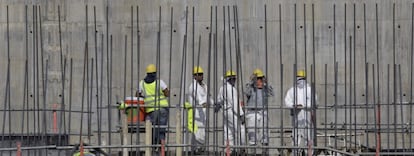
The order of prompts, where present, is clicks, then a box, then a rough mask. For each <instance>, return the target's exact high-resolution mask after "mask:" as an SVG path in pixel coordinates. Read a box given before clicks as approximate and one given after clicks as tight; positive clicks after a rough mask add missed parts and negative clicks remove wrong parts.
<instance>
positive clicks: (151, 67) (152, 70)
mask: <svg viewBox="0 0 414 156" xmlns="http://www.w3.org/2000/svg"><path fill="white" fill-rule="evenodd" d="M155 72H157V68H156V67H155V65H154V64H149V65H148V66H147V73H155Z"/></svg>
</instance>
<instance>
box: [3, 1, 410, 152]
mask: <svg viewBox="0 0 414 156" xmlns="http://www.w3.org/2000/svg"><path fill="white" fill-rule="evenodd" d="M318 4H319V5H315V4H312V3H304V4H296V3H292V4H277V5H273V3H272V5H269V4H264V5H263V6H257V8H255V9H257V10H258V11H260V12H262V13H260V14H259V15H263V16H254V17H243V15H246V14H242V13H240V12H243V11H245V12H247V10H240V8H241V7H239V6H237V5H225V6H211V7H209V9H200V10H202V11H205V12H201V11H197V9H199V8H196V7H194V6H185V7H184V8H183V7H178V8H179V9H176V8H174V7H172V6H159V8H157V9H152V10H153V11H152V12H151V13H148V11H146V12H145V13H146V14H145V15H148V14H152V16H154V17H155V16H156V17H157V18H156V19H149V18H151V17H147V16H145V15H141V13H142V12H143V11H142V10H143V8H144V7H145V6H135V5H134V6H130V7H129V10H124V11H123V14H122V16H125V15H129V17H128V18H125V19H128V20H129V22H125V23H122V24H121V25H122V26H119V25H117V24H116V22H117V21H116V20H117V18H121V17H120V16H121V15H118V16H117V14H115V13H113V12H115V11H114V10H111V9H114V8H111V7H110V6H105V7H102V8H99V7H96V6H90V5H86V6H85V8H84V10H77V11H78V12H81V11H84V12H85V16H84V19H83V20H81V21H82V22H84V23H83V25H82V27H84V29H82V30H79V31H77V32H73V33H74V34H75V35H74V34H72V32H70V29H69V28H70V27H71V26H72V25H76V24H73V23H71V21H70V19H67V16H68V15H62V13H61V7H60V6H58V7H57V15H56V16H57V19H54V20H51V19H47V20H45V19H43V18H44V17H45V15H43V13H45V12H46V11H45V9H43V8H42V6H39V5H33V6H29V5H25V6H24V16H23V18H22V17H20V18H19V20H22V19H23V21H18V20H16V19H14V20H13V22H10V20H9V16H10V12H11V11H10V7H9V6H6V7H3V8H1V9H0V12H3V13H5V14H6V16H5V18H6V19H5V21H4V19H0V20H1V21H2V22H1V24H0V25H1V26H4V27H5V28H4V29H5V30H3V29H2V32H1V33H4V36H5V37H4V38H3V42H4V44H5V46H6V47H5V48H4V49H6V50H5V51H6V54H7V55H5V56H7V57H3V56H2V57H3V58H1V59H0V60H1V61H2V62H3V65H5V66H2V67H3V69H0V72H1V73H2V74H1V76H2V77H3V78H2V79H0V81H2V83H3V84H4V85H3V87H2V91H1V93H3V95H2V96H0V99H1V100H2V101H3V102H2V104H1V105H0V107H2V108H1V110H0V115H1V116H2V120H1V121H0V123H1V127H2V130H1V134H2V137H1V143H0V145H1V146H0V155H12V154H13V155H14V154H17V155H70V154H74V153H76V152H79V151H82V152H83V151H85V152H86V151H91V152H95V153H97V155H111V154H123V155H128V154H129V155H156V154H160V155H229V154H230V151H237V152H239V153H238V154H246V155H255V154H262V155H302V154H304V153H307V154H310V155H312V154H313V155H334V154H339V155H374V154H375V155H380V154H382V155H414V145H413V141H412V140H414V137H413V136H412V135H413V133H414V132H413V128H414V126H413V123H412V122H413V121H412V119H413V115H412V114H413V98H412V97H413V95H414V94H413V91H412V88H413V78H412V76H413V47H414V46H413V45H414V43H413V42H414V41H413V37H414V3H412V2H409V4H410V6H404V4H405V3H402V2H401V3H397V6H396V3H390V4H391V6H386V5H387V4H388V3H387V4H383V5H385V6H380V5H379V4H377V3H369V4H367V5H366V4H365V3H341V4H339V3H338V4H335V3H333V5H331V6H329V7H328V8H326V7H325V8H323V9H321V8H320V7H322V6H323V5H321V3H318ZM329 4H330V3H329ZM13 7H16V6H13ZM20 7H21V6H20ZM269 8H270V9H269ZM387 8H392V9H391V10H389V9H387ZM144 9H145V8H144ZM318 9H321V10H322V11H320V10H319V11H318ZM398 9H401V10H405V12H403V11H399V10H398ZM177 10H178V11H177ZM206 10H208V11H206ZM407 10H410V11H409V12H407ZM118 11H119V10H118ZM97 12H98V13H97ZM177 12H179V13H177ZM182 12H184V13H183V15H181V13H182ZM396 12H397V13H398V17H400V18H398V19H396ZM91 13H92V14H91ZM285 13H286V14H285ZM367 13H368V16H367ZM178 14H180V15H178ZM199 14H205V16H203V17H208V20H207V19H205V18H204V19H201V17H200V16H201V15H199ZM165 15H167V16H165ZM14 17H15V16H14ZM62 17H65V18H64V20H63V21H62ZM177 17H180V18H181V19H176V18H177ZM389 17H392V18H391V19H390V18H389ZM122 18H123V17H122ZM197 18H200V19H197ZM326 18H329V20H328V19H326ZM326 20H328V21H326ZM396 20H397V21H396ZM154 21H156V22H154ZM62 22H64V23H62ZM22 23H23V24H22ZM11 24H12V25H11ZM17 24H20V26H16V25H17ZM77 24H79V23H77ZM315 24H316V26H315ZM387 24H388V25H387ZM51 25H52V26H51ZM11 26H13V28H12V31H11V30H10V27H11ZM53 26H54V27H56V28H57V30H55V29H51V28H50V27H53ZM387 26H391V27H390V28H388V27H387ZM62 27H63V29H62ZM119 27H122V28H121V29H122V31H123V33H122V34H116V33H114V32H112V30H113V29H117V28H119ZM149 27H150V28H149ZM367 27H368V28H367ZM2 28H3V27H2ZM252 28H254V29H255V30H252ZM409 28H410V29H409ZM402 29H403V30H402ZM249 30H250V31H251V32H249ZM406 30H409V32H407V31H406ZM56 31H57V32H56ZM76 33H77V34H76ZM390 33H392V35H390ZM79 34H81V35H79ZM53 35H55V36H57V39H58V41H55V42H56V43H57V45H54V46H51V45H50V44H52V43H51V42H52V41H51V40H53V38H52V37H51V36H53ZM390 36H392V37H390ZM249 37H252V38H253V37H254V38H255V39H248V38H249ZM51 38H52V39H51ZM152 39H156V41H148V40H152ZM405 39H406V40H405ZM253 40H259V41H257V42H252V43H250V42H249V41H253ZM403 40H404V41H403ZM16 41H20V42H16ZM148 42H154V43H152V44H148ZM339 42H341V43H339ZM384 42H385V43H386V44H387V45H388V47H392V48H391V49H386V50H382V49H381V48H383V46H382V45H381V44H383V43H384ZM143 43H146V44H143ZM257 43H259V45H254V44H257ZM154 45H155V47H154ZM1 46H3V44H2V45H1ZM70 46H73V47H80V49H84V50H83V51H81V52H72V51H70V50H69V49H70V48H68V47H70ZM250 46H254V47H257V49H255V50H252V48H251V47H250ZM17 47H22V48H21V49H23V50H24V51H23V52H22V56H17V55H13V53H12V49H18V48H17ZM53 48H55V49H54V50H53ZM56 48H57V49H56ZM324 49H325V50H324ZM326 49H327V50H326ZM154 50H155V51H154ZM387 50H391V51H387ZM327 51H328V52H327ZM23 53H24V54H23ZM2 55H3V54H2ZM253 59H257V60H256V61H254V62H252V60H253ZM388 60H391V61H388ZM4 62H6V63H4ZM150 63H153V64H155V66H156V67H157V69H158V71H157V78H160V79H163V80H166V81H165V82H166V83H167V85H169V86H168V88H169V89H170V90H171V93H170V96H169V97H168V107H167V108H168V117H169V119H168V124H167V125H165V126H164V125H151V123H150V122H149V121H148V120H146V121H144V120H143V118H141V119H139V120H132V118H134V116H135V117H137V118H138V117H140V116H142V114H140V113H144V112H145V111H142V109H145V108H146V107H150V106H148V105H145V104H143V105H140V104H138V103H135V104H137V105H132V104H131V105H129V106H127V108H126V109H119V106H120V105H121V104H124V102H125V101H126V99H127V98H131V97H135V96H136V91H137V88H138V86H139V85H140V84H139V81H140V80H141V79H143V78H144V77H145V75H146V72H145V71H143V69H145V66H146V65H147V64H150ZM194 66H202V67H203V68H204V75H203V76H204V83H205V84H206V87H207V88H208V89H207V93H208V94H209V97H211V99H212V103H210V102H207V103H206V104H207V105H206V106H204V107H201V106H193V109H194V110H196V109H197V108H205V110H206V123H205V126H204V127H199V128H203V129H205V137H204V138H205V143H204V145H202V147H203V148H204V149H205V151H204V152H202V153H196V152H195V151H194V150H193V149H194V147H195V144H194V142H192V141H191V140H192V137H194V136H193V134H192V133H191V131H190V130H189V129H190V128H189V127H188V121H187V117H188V114H187V110H188V108H186V107H185V105H184V104H185V102H190V103H192V102H191V101H188V99H187V97H188V96H189V93H188V92H189V91H188V89H189V85H190V84H191V83H192V82H193V72H192V71H193V70H192V69H193V67H194ZM165 67H167V68H165ZM255 68H260V69H262V70H263V74H264V75H265V76H266V78H267V83H268V84H269V85H272V86H273V90H274V94H273V95H272V96H271V97H269V99H268V101H266V103H268V104H267V105H261V106H260V107H258V106H257V105H256V106H255V107H251V106H246V104H247V101H248V97H247V96H246V95H245V93H246V90H247V88H246V87H247V85H246V84H249V83H251V81H253V80H256V79H254V78H251V75H252V73H253V71H252V69H255ZM302 69H303V70H304V71H305V72H306V73H307V76H306V81H307V83H308V85H309V86H310V88H311V93H310V94H311V95H309V96H306V98H310V100H311V104H310V107H309V108H307V110H306V111H308V112H309V113H310V118H311V119H307V118H306V120H309V121H310V122H311V123H309V125H311V126H309V127H306V128H298V125H297V122H295V121H293V122H292V121H291V120H292V116H291V115H290V114H291V111H292V108H289V107H288V106H286V104H285V103H286V101H285V97H286V96H287V91H288V89H290V88H292V87H293V88H295V87H297V85H298V84H297V83H296V80H297V72H298V71H299V70H302ZM228 70H233V71H235V72H236V73H237V74H236V75H237V80H236V83H235V85H234V86H235V88H236V89H237V93H232V94H236V95H238V99H235V101H236V103H237V104H241V105H243V107H242V110H238V111H237V112H234V113H235V114H237V116H240V113H241V112H242V111H244V112H249V111H252V110H254V111H256V110H260V111H266V115H264V116H263V117H264V118H266V120H261V121H263V123H262V124H261V125H263V127H266V128H267V129H268V132H267V133H268V135H269V142H268V144H264V143H263V144H254V145H249V144H248V142H249V136H248V134H247V130H248V129H254V130H255V133H259V130H263V129H262V128H263V127H261V126H259V125H257V124H255V126H254V127H248V126H246V125H245V124H244V123H243V124H242V123H241V122H238V124H237V125H235V127H233V128H234V129H235V130H236V132H237V134H235V135H234V136H235V138H234V139H235V141H234V142H236V144H237V142H240V144H238V145H229V143H226V142H228V140H229V136H228V135H227V136H226V135H224V134H225V132H224V131H228V130H229V129H226V126H225V125H226V124H228V123H226V122H228V121H229V120H228V119H227V118H228V115H227V111H229V110H228V109H226V108H221V110H219V111H216V110H215V107H216V106H217V105H219V104H220V100H219V98H218V97H219V92H220V91H219V89H220V87H222V86H225V85H226V83H228V82H226V81H227V80H226V77H225V76H224V75H225V74H226V71H228ZM156 87H157V88H160V87H161V86H160V84H159V82H158V83H156ZM197 89H200V88H195V90H197ZM296 92H297V91H295V93H294V94H295V96H297V94H298V93H296ZM157 94H158V93H157ZM17 97H20V98H17ZM136 100H137V99H136ZM155 100H157V99H155ZM135 102H137V101H135ZM193 102H195V101H193ZM12 103H13V104H12ZM14 103H19V104H14ZM295 104H296V103H295ZM155 105H156V106H159V107H161V106H160V105H159V104H158V105H157V103H156V104H155ZM127 112H128V113H127ZM134 113H136V114H134ZM131 114H134V115H131ZM255 117H256V120H259V119H258V116H257V115H256V116H255ZM242 118H243V119H239V118H233V119H231V120H233V121H236V120H237V121H239V120H245V118H246V116H242ZM130 120H132V121H130ZM293 120H295V119H293ZM296 120H297V119H296ZM192 123H194V121H192ZM157 128H158V129H159V128H165V129H166V131H167V136H166V139H165V142H162V143H161V144H152V139H151V136H152V135H159V134H154V133H153V132H154V131H153V130H154V129H157ZM193 128H194V127H193ZM298 131H309V133H311V134H309V136H310V135H311V136H312V137H310V138H313V139H308V138H307V137H306V139H307V142H312V143H308V144H307V145H304V146H302V145H299V144H297V143H295V142H293V140H292V135H294V134H296V133H298ZM261 133H266V132H265V130H263V131H262V132H261ZM292 133H293V134H292Z"/></svg>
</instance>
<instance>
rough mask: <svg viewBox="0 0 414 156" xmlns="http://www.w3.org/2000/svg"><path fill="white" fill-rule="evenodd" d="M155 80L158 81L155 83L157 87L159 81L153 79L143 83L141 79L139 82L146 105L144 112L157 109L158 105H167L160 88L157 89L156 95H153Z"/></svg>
mask: <svg viewBox="0 0 414 156" xmlns="http://www.w3.org/2000/svg"><path fill="white" fill-rule="evenodd" d="M156 82H157V83H158V84H157V85H158V87H159V85H160V82H159V81H154V82H152V83H144V81H142V80H141V83H140V84H141V86H142V89H143V93H144V94H145V95H144V96H145V98H144V102H145V105H146V106H147V107H145V112H146V113H149V112H152V111H155V110H158V109H159V108H160V107H168V101H167V98H166V97H165V96H164V93H163V91H162V89H161V88H160V90H159V93H158V97H156V95H155V90H156V84H155V83H156ZM155 100H157V101H155Z"/></svg>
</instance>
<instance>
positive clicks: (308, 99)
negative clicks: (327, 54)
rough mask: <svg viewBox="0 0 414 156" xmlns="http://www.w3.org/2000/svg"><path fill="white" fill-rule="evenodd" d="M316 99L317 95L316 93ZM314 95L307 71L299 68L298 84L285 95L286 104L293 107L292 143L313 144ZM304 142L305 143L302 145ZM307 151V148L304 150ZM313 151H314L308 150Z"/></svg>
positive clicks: (300, 144) (294, 144)
mask: <svg viewBox="0 0 414 156" xmlns="http://www.w3.org/2000/svg"><path fill="white" fill-rule="evenodd" d="M314 98H315V100H316V95H314ZM312 101H313V97H312V89H311V86H310V85H309V84H308V83H307V82H306V72H305V71H304V70H299V71H297V73H296V85H295V86H293V87H292V88H290V89H289V90H288V92H287V94H286V97H285V104H286V106H287V107H288V108H291V116H292V126H293V131H292V145H293V146H302V147H303V145H305V146H306V147H311V146H312V143H313V142H312V140H313V135H312V128H313V126H314V125H313V123H312V116H311V108H312V105H314V104H313V103H312ZM302 143H303V145H302ZM304 152H305V153H307V150H304ZM308 152H311V153H312V151H308Z"/></svg>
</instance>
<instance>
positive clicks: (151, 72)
mask: <svg viewBox="0 0 414 156" xmlns="http://www.w3.org/2000/svg"><path fill="white" fill-rule="evenodd" d="M146 72H147V76H146V77H145V78H144V80H141V81H140V82H139V85H138V91H137V93H136V96H138V97H143V98H144V103H145V113H146V120H149V121H151V123H152V125H154V128H153V133H152V143H153V144H161V141H162V140H165V132H166V129H165V127H166V126H167V122H168V100H167V97H169V94H170V91H169V89H168V87H167V85H166V84H165V82H164V81H163V80H159V79H157V74H156V73H157V68H156V67H155V65H154V64H149V65H148V66H147V68H146Z"/></svg>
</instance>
